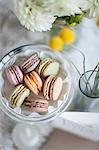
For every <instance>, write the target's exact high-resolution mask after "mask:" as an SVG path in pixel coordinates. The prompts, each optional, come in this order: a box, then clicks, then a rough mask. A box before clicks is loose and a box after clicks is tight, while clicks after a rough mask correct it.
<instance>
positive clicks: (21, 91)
mask: <svg viewBox="0 0 99 150" xmlns="http://www.w3.org/2000/svg"><path fill="white" fill-rule="evenodd" d="M29 94H30V90H29V89H28V88H27V87H25V86H24V85H22V84H20V85H18V86H17V87H16V88H15V89H14V91H13V92H12V94H11V96H10V98H9V103H10V106H11V107H12V108H15V107H20V106H21V105H22V103H23V102H24V100H25V99H26V97H28V96H29Z"/></svg>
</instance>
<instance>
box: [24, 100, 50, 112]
mask: <svg viewBox="0 0 99 150" xmlns="http://www.w3.org/2000/svg"><path fill="white" fill-rule="evenodd" d="M23 105H24V108H25V109H26V110H27V111H31V112H38V113H40V112H47V111H48V106H49V103H48V101H47V100H44V99H39V98H38V99H33V98H32V97H28V98H27V99H26V100H25V102H24V104H23Z"/></svg>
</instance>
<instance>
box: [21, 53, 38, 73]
mask: <svg viewBox="0 0 99 150" xmlns="http://www.w3.org/2000/svg"><path fill="white" fill-rule="evenodd" d="M39 62H40V58H39V57H38V54H37V53H34V54H32V56H31V57H30V58H29V59H27V60H26V61H25V62H24V63H23V64H22V65H21V66H20V68H21V70H22V71H23V73H29V72H31V71H33V70H34V69H35V68H36V67H37V65H38V64H39Z"/></svg>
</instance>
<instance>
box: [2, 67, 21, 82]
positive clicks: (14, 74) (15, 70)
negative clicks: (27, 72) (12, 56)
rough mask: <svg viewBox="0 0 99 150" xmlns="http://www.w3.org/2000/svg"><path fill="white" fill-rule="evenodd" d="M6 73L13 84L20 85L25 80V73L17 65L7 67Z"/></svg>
mask: <svg viewBox="0 0 99 150" xmlns="http://www.w3.org/2000/svg"><path fill="white" fill-rule="evenodd" d="M5 73H6V76H7V78H8V80H9V82H10V83H11V84H12V85H18V84H20V83H22V82H23V73H22V71H21V70H20V68H19V67H18V66H17V65H12V66H10V67H8V68H6V69H5Z"/></svg>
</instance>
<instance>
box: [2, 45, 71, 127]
mask: <svg viewBox="0 0 99 150" xmlns="http://www.w3.org/2000/svg"><path fill="white" fill-rule="evenodd" d="M34 52H37V53H38V55H39V56H40V58H41V59H42V58H44V57H52V58H54V59H56V60H58V61H59V62H60V64H61V67H60V73H59V75H60V76H61V77H62V78H63V90H62V94H61V96H60V97H59V100H58V101H57V103H56V102H55V104H54V103H51V105H50V106H49V108H48V113H46V114H42V115H41V114H37V113H31V114H29V115H25V114H24V113H22V111H21V109H20V108H15V109H12V108H11V107H10V106H9V103H8V100H7V96H6V95H7V92H8V91H10V84H9V85H7V80H6V76H5V73H4V70H5V68H6V67H7V66H10V65H12V64H14V63H15V64H17V65H20V63H22V61H23V60H24V59H26V58H27V57H29V56H30V55H31V54H32V53H34ZM20 60H21V61H20ZM70 68H71V66H70V63H69V61H68V60H67V59H66V58H65V57H64V56H63V55H62V54H61V53H53V52H51V51H50V48H49V47H47V46H45V45H33V44H29V45H24V46H20V47H18V48H15V49H13V50H11V51H10V52H9V53H7V54H6V55H5V56H4V57H3V58H2V59H1V61H0V107H1V109H2V110H3V111H4V113H6V114H7V115H8V116H9V117H10V118H12V119H14V120H16V121H20V122H21V123H28V124H33V123H34V122H42V121H49V120H52V119H54V118H55V117H56V116H57V115H59V114H61V113H62V112H63V111H65V110H67V109H68V107H69V106H70V104H71V103H72V99H73V93H74V88H73V86H72V79H71V73H70ZM67 85H68V86H67ZM66 87H68V88H66ZM67 89H68V90H67ZM8 93H9V92H8Z"/></svg>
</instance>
